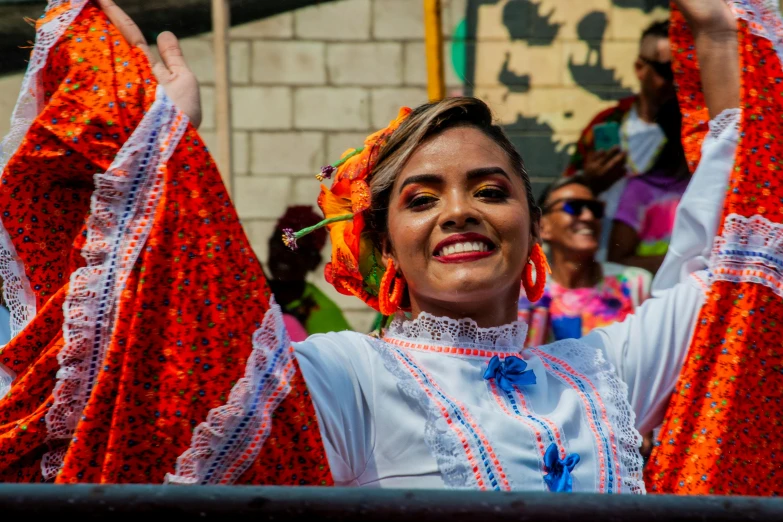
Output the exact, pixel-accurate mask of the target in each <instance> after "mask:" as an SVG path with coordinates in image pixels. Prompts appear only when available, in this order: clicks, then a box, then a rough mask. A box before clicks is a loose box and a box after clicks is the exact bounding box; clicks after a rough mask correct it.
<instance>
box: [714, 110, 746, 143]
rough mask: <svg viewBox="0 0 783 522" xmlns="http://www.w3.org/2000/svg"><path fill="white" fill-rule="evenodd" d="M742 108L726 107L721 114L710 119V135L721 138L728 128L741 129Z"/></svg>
mask: <svg viewBox="0 0 783 522" xmlns="http://www.w3.org/2000/svg"><path fill="white" fill-rule="evenodd" d="M741 117H742V109H725V110H723V111H722V112H721V113H720V114H718V115H717V116H715V117H714V118H713V119H711V120H710V123H709V125H710V136H712V137H713V138H716V139H717V138H720V136H721V134H723V132H724V131H725V130H726V129H730V128H732V127H733V128H735V129H737V130H739V126H740V120H741Z"/></svg>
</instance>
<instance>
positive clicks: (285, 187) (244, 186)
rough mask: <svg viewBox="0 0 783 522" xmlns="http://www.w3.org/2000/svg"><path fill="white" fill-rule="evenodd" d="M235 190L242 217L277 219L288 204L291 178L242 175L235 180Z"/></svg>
mask: <svg viewBox="0 0 783 522" xmlns="http://www.w3.org/2000/svg"><path fill="white" fill-rule="evenodd" d="M234 190H235V192H234V204H235V205H236V208H237V212H238V213H239V217H240V218H241V219H243V220H245V219H277V218H278V217H280V216H281V215H282V214H283V212H285V209H286V208H287V206H288V199H289V195H290V192H291V178H290V177H273V178H271V177H270V178H254V177H247V176H240V177H237V178H236V179H235V180H234Z"/></svg>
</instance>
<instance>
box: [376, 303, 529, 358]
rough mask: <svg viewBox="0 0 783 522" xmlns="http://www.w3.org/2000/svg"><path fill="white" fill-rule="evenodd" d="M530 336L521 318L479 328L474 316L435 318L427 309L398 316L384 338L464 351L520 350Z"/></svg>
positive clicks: (410, 346)
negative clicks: (408, 316)
mask: <svg viewBox="0 0 783 522" xmlns="http://www.w3.org/2000/svg"><path fill="white" fill-rule="evenodd" d="M526 337H527V324H525V323H523V322H521V321H514V322H513V323H509V324H505V325H503V326H497V327H493V328H479V327H478V325H477V324H476V322H475V321H474V320H472V319H450V318H448V317H435V316H434V315H430V314H428V313H426V312H422V313H421V314H419V317H417V318H416V319H413V320H406V319H405V317H404V316H402V315H398V316H397V317H395V318H394V320H393V321H392V323H391V325H389V328H388V329H387V330H386V332H385V335H384V339H385V340H386V341H389V342H395V344H402V345H404V346H406V347H408V348H418V349H423V350H430V351H439V352H440V351H447V352H454V353H455V354H461V353H462V352H464V351H465V350H474V351H475V350H479V351H481V352H483V353H481V354H478V353H471V354H468V355H485V354H486V353H487V352H486V351H490V352H503V353H518V352H520V351H522V349H523V348H524V345H525V338H526Z"/></svg>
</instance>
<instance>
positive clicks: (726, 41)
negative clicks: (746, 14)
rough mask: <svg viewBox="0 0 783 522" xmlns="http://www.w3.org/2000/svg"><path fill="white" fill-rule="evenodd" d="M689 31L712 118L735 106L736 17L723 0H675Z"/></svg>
mask: <svg viewBox="0 0 783 522" xmlns="http://www.w3.org/2000/svg"><path fill="white" fill-rule="evenodd" d="M674 3H675V4H676V5H677V7H678V8H679V9H680V11H681V12H682V14H683V15H684V16H685V19H686V20H687V21H688V25H689V27H690V29H691V32H692V33H693V38H694V40H695V42H696V54H697V56H698V58H699V67H700V69H701V83H702V89H703V90H704V99H705V101H706V103H707V108H708V109H709V111H710V118H715V117H716V116H717V115H719V114H720V113H721V112H723V111H724V110H726V109H734V108H737V107H739V96H740V70H739V48H738V44H737V20H736V18H735V17H734V15H733V13H732V12H731V9H730V8H729V6H728V5H727V3H726V2H725V1H724V0H675V1H674Z"/></svg>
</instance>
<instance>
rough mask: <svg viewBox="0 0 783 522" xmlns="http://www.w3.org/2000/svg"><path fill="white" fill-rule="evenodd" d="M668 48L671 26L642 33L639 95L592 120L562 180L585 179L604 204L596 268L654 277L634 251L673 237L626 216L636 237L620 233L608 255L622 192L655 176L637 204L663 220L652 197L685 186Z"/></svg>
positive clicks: (650, 265) (637, 66)
mask: <svg viewBox="0 0 783 522" xmlns="http://www.w3.org/2000/svg"><path fill="white" fill-rule="evenodd" d="M669 46H670V44H669V22H668V21H660V22H655V23H653V24H652V25H650V26H649V27H648V28H647V29H645V31H644V32H643V33H642V37H641V41H640V45H639V56H638V57H637V59H636V62H635V64H634V69H635V71H636V77H637V78H638V80H639V86H640V90H639V94H638V95H635V96H631V97H629V98H625V99H623V100H620V101H619V102H618V103H617V105H616V106H614V107H611V108H609V109H607V110H604V111H602V112H601V113H599V114H598V115H597V116H596V117H595V118H593V120H592V121H591V122H590V124H589V125H588V126H587V127H586V128H585V130H584V131H583V132H582V135H581V136H580V138H579V140H578V142H577V145H576V150H575V152H574V154H573V155H572V157H571V161H570V163H569V166H568V167H567V169H566V172H565V175H566V176H573V175H575V174H577V173H581V174H583V175H584V176H585V179H586V180H588V181H589V183H590V186H591V187H592V189H593V191H594V193H595V194H596V195H597V196H598V197H599V199H601V200H602V201H604V202H605V203H606V211H605V213H604V219H603V230H602V236H601V241H600V248H599V251H598V254H597V259H598V260H599V261H604V260H606V259H607V257H608V259H609V260H610V261H614V262H618V263H623V264H626V265H633V266H640V267H642V268H648V269H651V270H652V271H655V270H657V268H658V266H659V265H660V260H659V259H657V258H656V259H655V260H654V261H653V262H650V261H649V260H646V259H644V260H640V259H638V258H637V257H639V256H646V255H647V253H648V252H650V251H652V250H651V249H649V248H642V249H641V250H640V251H639V246H640V243H644V244H645V245H646V244H648V243H649V242H651V241H652V242H655V243H656V244H659V245H661V244H665V241H663V242H660V241H659V239H658V238H659V237H662V238H663V239H665V237H666V236H667V235H668V234H670V233H671V223H668V222H666V223H665V224H664V228H667V229H668V234H667V233H665V231H664V232H662V231H661V230H659V229H657V228H654V227H647V228H644V226H643V225H642V224H639V222H642V221H644V220H643V218H644V216H640V217H638V218H637V219H635V220H631V219H628V218H627V216H626V218H624V220H623V223H624V224H625V225H628V227H629V228H631V229H632V230H633V231H634V232H635V235H634V234H631V233H630V231H629V230H628V229H626V228H624V227H621V228H620V230H619V231H618V233H617V235H616V237H614V238H613V239H612V241H611V244H612V246H613V247H614V249H612V248H610V247H609V245H610V237H611V235H612V229H613V221H614V219H615V215H616V213H617V211H618V205H619V203H620V201H621V200H622V198H623V195H624V194H625V189H626V184H627V183H628V181H629V179H631V178H633V177H635V176H640V175H644V174H648V173H651V174H653V176H652V179H650V180H648V183H647V185H649V186H652V187H655V188H653V189H648V188H646V185H645V186H643V187H642V191H643V192H644V193H645V195H644V197H642V198H641V199H642V200H643V201H644V202H645V207H647V206H652V207H655V208H656V210H654V211H652V212H651V215H655V214H660V212H658V208H657V207H656V206H655V205H654V203H653V202H654V201H656V198H657V197H659V196H663V197H664V199H669V198H670V195H671V194H672V193H679V194H681V192H682V190H684V187H685V186H686V185H687V179H688V177H689V176H688V171H687V167H686V166H685V160H684V154H683V152H682V145H681V143H680V124H681V119H682V118H681V116H680V112H679V107H678V105H677V99H676V97H675V90H674V80H673V74H672V70H671V50H670V48H669ZM639 183H641V182H639ZM636 184H637V183H635V185H636ZM637 189H638V187H632V188H631V189H630V190H637ZM652 238H656V239H652ZM617 244H619V246H618V245H617ZM658 250H660V248H658V249H657V250H654V251H655V252H657V251H658ZM637 251H638V252H637ZM664 253H665V252H664Z"/></svg>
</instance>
